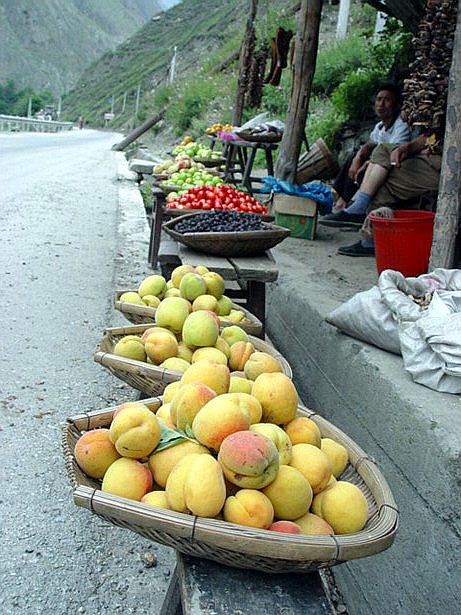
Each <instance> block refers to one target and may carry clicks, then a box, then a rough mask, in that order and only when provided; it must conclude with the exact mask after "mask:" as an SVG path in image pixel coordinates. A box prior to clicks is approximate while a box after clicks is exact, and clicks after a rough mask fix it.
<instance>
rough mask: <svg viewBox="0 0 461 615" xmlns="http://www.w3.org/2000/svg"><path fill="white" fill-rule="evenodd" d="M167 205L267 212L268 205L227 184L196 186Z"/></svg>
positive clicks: (181, 207)
mask: <svg viewBox="0 0 461 615" xmlns="http://www.w3.org/2000/svg"><path fill="white" fill-rule="evenodd" d="M166 206H167V207H168V208H171V209H207V210H211V211H238V212H246V213H254V214H267V207H265V206H264V205H261V203H260V202H259V201H257V200H256V199H255V198H254V197H252V196H250V195H249V194H247V193H246V192H242V191H241V190H236V189H235V188H233V187H232V186H228V185H227V184H220V185H218V186H194V187H193V188H189V190H188V191H187V192H186V193H184V194H182V195H181V196H176V197H174V198H171V199H167V204H166Z"/></svg>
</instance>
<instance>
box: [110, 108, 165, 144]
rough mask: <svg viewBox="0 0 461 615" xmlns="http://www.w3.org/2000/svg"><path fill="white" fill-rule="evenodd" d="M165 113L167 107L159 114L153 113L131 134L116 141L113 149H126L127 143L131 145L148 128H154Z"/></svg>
mask: <svg viewBox="0 0 461 615" xmlns="http://www.w3.org/2000/svg"><path fill="white" fill-rule="evenodd" d="M165 113H166V109H162V111H160V113H157V115H153V116H152V117H150V118H149V119H148V120H146V121H145V122H144V124H141V126H138V128H136V129H135V130H133V132H130V134H129V135H128V136H126V137H125V138H124V139H123V140H122V141H120V143H116V144H115V145H113V146H112V149H113V150H114V151H116V152H121V151H122V150H124V149H125V147H126V146H127V145H129V144H130V143H132V142H133V141H136V139H137V138H138V137H140V136H141V135H142V134H144V133H145V132H146V130H149V128H152V126H154V125H155V124H157V122H159V121H160V120H161V119H162V118H163V116H164V115H165Z"/></svg>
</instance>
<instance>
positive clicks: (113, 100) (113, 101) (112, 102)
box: [110, 94, 115, 115]
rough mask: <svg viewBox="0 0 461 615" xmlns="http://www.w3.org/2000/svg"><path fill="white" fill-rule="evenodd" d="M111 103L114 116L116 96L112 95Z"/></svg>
mask: <svg viewBox="0 0 461 615" xmlns="http://www.w3.org/2000/svg"><path fill="white" fill-rule="evenodd" d="M110 100H111V103H110V112H111V113H112V115H113V114H114V105H115V96H114V95H113V94H112V96H111V97H110Z"/></svg>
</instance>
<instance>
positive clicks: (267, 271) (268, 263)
mask: <svg viewBox="0 0 461 615" xmlns="http://www.w3.org/2000/svg"><path fill="white" fill-rule="evenodd" d="M229 261H230V262H231V264H232V265H233V267H234V269H235V271H236V274H237V277H238V278H240V279H242V280H254V281H256V282H274V281H275V280H276V279H277V278H278V277H279V270H278V267H277V265H276V263H275V260H274V257H273V256H272V253H271V252H270V251H267V252H265V253H264V254H260V255H256V256H239V257H233V256H232V257H229Z"/></svg>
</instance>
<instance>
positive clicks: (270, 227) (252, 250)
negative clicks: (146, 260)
mask: <svg viewBox="0 0 461 615" xmlns="http://www.w3.org/2000/svg"><path fill="white" fill-rule="evenodd" d="M196 215H197V214H196V213H192V214H186V215H184V216H177V217H175V218H172V219H171V220H169V221H168V222H164V223H163V224H162V228H163V230H164V231H165V232H166V233H167V234H168V235H170V236H171V237H172V238H173V239H175V240H176V241H178V242H179V243H182V244H184V245H186V246H189V247H191V248H193V249H194V250H198V251H200V252H205V253H210V254H219V255H221V256H225V257H232V256H242V255H250V254H260V253H262V252H265V251H266V250H270V249H271V248H273V247H274V246H276V245H277V244H279V243H280V242H281V241H283V240H284V239H285V238H286V237H288V236H289V235H290V234H291V231H290V229H287V228H285V227H284V226H279V225H277V224H272V223H270V222H261V224H262V225H263V229H261V230H258V231H227V232H206V233H178V232H177V231H175V230H174V227H175V225H176V224H178V223H179V222H180V221H182V220H184V219H186V218H189V217H190V216H196ZM198 215H200V214H198Z"/></svg>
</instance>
